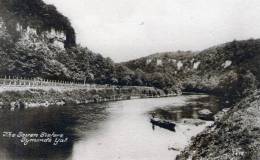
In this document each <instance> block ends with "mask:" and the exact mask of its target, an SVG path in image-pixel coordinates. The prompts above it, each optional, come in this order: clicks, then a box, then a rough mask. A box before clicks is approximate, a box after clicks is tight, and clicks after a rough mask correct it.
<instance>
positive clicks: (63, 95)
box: [0, 86, 177, 111]
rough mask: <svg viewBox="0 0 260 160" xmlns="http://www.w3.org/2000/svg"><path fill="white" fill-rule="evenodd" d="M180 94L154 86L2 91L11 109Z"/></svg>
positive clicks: (0, 98) (0, 100)
mask: <svg viewBox="0 0 260 160" xmlns="http://www.w3.org/2000/svg"><path fill="white" fill-rule="evenodd" d="M172 96H177V95H175V94H168V95H166V94H165V93H164V91H162V90H160V89H156V88H154V87H137V86H130V87H117V88H113V89H112V88H104V89H73V90H71V89H67V90H66V89H61V88H57V87H56V88H52V87H48V89H41V88H19V89H18V90H10V89H9V90H5V91H2V92H0V108H1V109H7V110H11V111H13V110H17V109H27V108H35V107H49V106H52V105H57V106H63V105H67V104H76V105H80V104H89V103H102V102H112V101H121V100H130V99H142V98H162V97H172Z"/></svg>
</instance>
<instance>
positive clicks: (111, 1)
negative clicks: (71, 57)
mask: <svg viewBox="0 0 260 160" xmlns="http://www.w3.org/2000/svg"><path fill="white" fill-rule="evenodd" d="M44 1H45V2H46V3H47V4H54V5H55V6H56V7H57V9H58V10H59V11H60V12H61V13H63V14H64V15H65V16H67V17H68V18H69V19H70V21H71V23H72V26H73V27H74V28H75V31H76V35H77V43H79V44H81V45H82V46H85V47H88V48H89V49H90V50H92V51H94V52H97V53H100V54H102V55H103V56H105V57H110V58H112V59H113V60H114V61H115V62H122V61H127V60H130V59H135V58H139V57H143V56H147V55H149V54H153V53H157V52H165V51H177V50H193V51H199V50H203V49H206V48H208V47H211V46H214V45H217V44H221V43H224V42H228V41H232V40H234V39H236V40H241V39H249V38H260V1H259V0H44Z"/></svg>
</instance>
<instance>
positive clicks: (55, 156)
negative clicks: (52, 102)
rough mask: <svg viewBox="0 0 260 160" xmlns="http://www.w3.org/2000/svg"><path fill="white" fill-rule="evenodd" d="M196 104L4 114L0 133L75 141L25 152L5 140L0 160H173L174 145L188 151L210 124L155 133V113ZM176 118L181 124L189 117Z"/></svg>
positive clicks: (174, 101) (157, 102)
mask: <svg viewBox="0 0 260 160" xmlns="http://www.w3.org/2000/svg"><path fill="white" fill-rule="evenodd" d="M199 97H200V96H199ZM193 98H198V96H180V97H172V98H160V99H139V100H128V101H121V102H111V103H103V104H91V105H87V106H64V107H49V108H35V109H28V110H24V111H14V112H10V111H0V123H1V127H0V133H2V132H3V131H11V132H19V131H22V132H25V133H40V132H48V133H53V132H55V133H57V134H59V133H63V134H64V136H65V137H68V138H69V141H68V142H67V143H63V144H59V145H58V146H53V145H52V144H44V143H32V144H29V145H27V146H24V145H23V144H22V143H20V142H19V141H18V140H17V139H7V138H4V137H2V136H0V157H1V160H2V159H3V160H38V159H42V160H86V159H87V160H114V159H115V160H116V159H126V160H129V159H134V160H144V159H149V160H158V159H164V160H171V159H173V158H174V156H176V154H178V152H177V151H173V150H169V148H172V145H173V144H174V145H175V146H174V148H176V146H177V148H181V147H184V146H185V145H187V143H188V140H189V139H190V137H191V136H193V135H194V134H196V133H199V132H200V131H202V130H203V129H204V127H205V126H206V125H207V124H205V125H204V126H203V125H202V126H194V127H193V126H189V125H177V126H176V132H172V131H169V130H165V129H162V128H159V127H154V126H152V128H151V123H150V119H149V118H150V116H149V112H152V111H154V110H156V109H158V108H167V107H169V106H171V108H179V107H181V106H182V107H183V106H185V105H186V104H187V103H188V104H189V100H190V99H193ZM184 110H185V109H184ZM173 111H174V110H173ZM176 114H177V115H176V117H177V118H178V117H179V118H180V117H183V115H185V113H184V112H181V113H179V112H176ZM165 116H167V114H166V115H165ZM168 116H172V114H168Z"/></svg>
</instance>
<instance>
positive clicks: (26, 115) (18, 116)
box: [0, 104, 107, 160]
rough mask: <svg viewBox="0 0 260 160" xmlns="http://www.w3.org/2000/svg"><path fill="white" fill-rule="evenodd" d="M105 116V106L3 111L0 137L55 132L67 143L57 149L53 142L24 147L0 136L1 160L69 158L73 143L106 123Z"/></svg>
mask: <svg viewBox="0 0 260 160" xmlns="http://www.w3.org/2000/svg"><path fill="white" fill-rule="evenodd" d="M106 115H107V113H106V105H104V104H102V105H98V104H97V105H89V106H77V107H76V106H74V107H73V106H65V107H62V108H61V107H50V108H34V109H28V110H23V111H15V112H9V111H1V112H0V123H1V127H0V133H1V134H2V133H3V132H13V133H18V132H24V133H38V134H40V133H41V132H46V133H50V134H51V133H53V132H54V133H57V134H64V137H67V138H68V142H66V143H60V144H58V146H54V145H53V143H29V144H28V145H26V146H25V145H24V144H23V143H21V142H20V140H19V139H18V138H11V139H9V138H6V137H3V136H0V142H1V143H0V157H1V159H6V160H23V159H24V160H35V159H50V160H52V159H53V160H64V159H68V158H69V157H70V155H71V154H72V149H73V144H74V143H75V142H76V141H78V140H80V139H81V137H82V135H83V133H84V132H85V131H86V130H89V131H90V130H95V129H97V123H100V122H101V121H103V120H105V118H106Z"/></svg>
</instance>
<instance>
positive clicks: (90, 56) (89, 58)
mask: <svg viewBox="0 0 260 160" xmlns="http://www.w3.org/2000/svg"><path fill="white" fill-rule="evenodd" d="M0 56H1V59H0V76H2V77H3V76H20V77H27V78H35V77H37V78H47V79H55V80H61V79H62V80H73V81H74V80H75V81H81V82H82V81H84V80H87V81H91V82H93V81H95V82H102V83H104V82H106V81H108V80H107V79H111V78H113V76H111V74H113V67H114V64H113V62H112V61H111V60H110V59H106V58H103V57H102V56H101V55H100V54H95V53H93V52H92V51H90V50H89V49H88V48H83V47H81V46H79V45H77V44H76V36H75V32H74V29H73V27H72V26H71V24H70V21H69V20H68V18H67V17H65V16H63V15H62V14H61V13H59V12H58V11H57V10H56V8H55V7H54V6H52V5H47V4H45V3H44V2H43V1H42V0H0Z"/></svg>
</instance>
